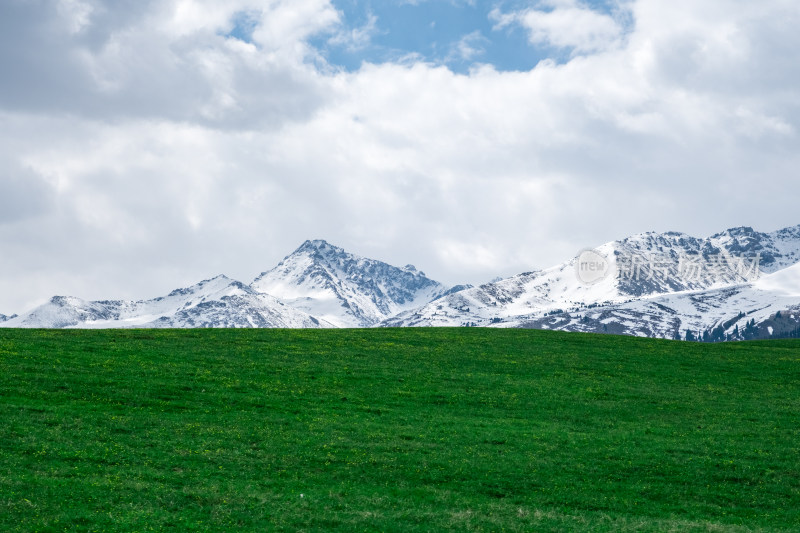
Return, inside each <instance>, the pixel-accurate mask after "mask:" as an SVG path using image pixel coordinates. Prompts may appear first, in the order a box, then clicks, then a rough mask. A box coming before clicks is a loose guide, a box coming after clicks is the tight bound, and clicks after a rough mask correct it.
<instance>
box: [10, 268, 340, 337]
mask: <svg viewBox="0 0 800 533" xmlns="http://www.w3.org/2000/svg"><path fill="white" fill-rule="evenodd" d="M2 325H3V326H4V327H27V328H70V327H80V328H126V327H138V328H152V327H176V328H195V327H197V328H200V327H263V328H269V327H272V328H318V327H331V324H328V323H326V322H324V321H322V320H318V319H317V318H315V317H312V316H309V315H308V314H306V313H303V312H302V311H298V310H296V309H293V308H291V307H289V306H287V305H285V304H283V303H282V302H280V301H278V300H277V299H276V298H274V297H272V296H269V295H266V294H261V293H259V292H257V291H255V290H253V289H252V288H250V287H249V286H247V285H245V284H243V283H241V282H239V281H235V280H232V279H230V278H228V277H226V276H217V277H215V278H212V279H209V280H205V281H202V282H200V283H198V284H196V285H193V286H191V287H187V288H184V289H177V290H174V291H172V292H171V293H169V294H168V295H167V296H163V297H159V298H154V299H152V300H141V301H122V300H113V301H96V302H87V301H84V300H81V299H80V298H73V297H66V296H55V297H53V298H52V299H51V300H50V301H49V302H47V303H46V304H44V305H42V306H40V307H38V308H36V309H34V310H33V311H31V312H29V313H26V314H24V315H22V316H19V317H16V318H13V319H11V320H8V321H6V322H4V323H3V324H2Z"/></svg>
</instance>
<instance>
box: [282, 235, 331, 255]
mask: <svg viewBox="0 0 800 533" xmlns="http://www.w3.org/2000/svg"><path fill="white" fill-rule="evenodd" d="M307 252H336V253H342V252H344V250H343V249H342V248H339V247H338V246H334V245H332V244H331V243H329V242H328V241H326V240H324V239H312V240H307V241H305V242H304V243H303V244H301V245H300V246H299V247H298V248H297V250H295V251H294V252H292V254H291V255H294V254H299V253H307Z"/></svg>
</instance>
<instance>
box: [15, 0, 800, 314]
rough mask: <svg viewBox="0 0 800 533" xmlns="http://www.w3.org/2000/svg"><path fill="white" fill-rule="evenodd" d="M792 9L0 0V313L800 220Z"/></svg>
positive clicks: (536, 263) (712, 0)
mask: <svg viewBox="0 0 800 533" xmlns="http://www.w3.org/2000/svg"><path fill="white" fill-rule="evenodd" d="M798 27H800V3H798V2H797V0H761V1H759V2H753V1H752V0H703V1H697V0H604V1H599V0H598V1H591V2H590V1H586V0H541V1H537V0H530V1H526V0H508V1H504V0H497V1H494V0H488V1H480V0H472V1H470V0H374V1H370V0H113V1H111V0H2V2H0V73H1V77H0V313H4V314H11V313H14V312H17V313H18V312H22V311H25V310H27V309H29V308H30V307H32V306H34V305H36V304H39V303H42V302H43V301H45V300H46V299H47V298H48V297H50V296H52V295H54V294H68V295H74V296H79V297H82V298H87V299H96V298H148V297H154V296H158V295H161V294H164V293H166V292H168V291H169V290H171V289H174V288H176V287H180V286H186V285H190V284H192V283H194V282H197V281H199V280H201V279H205V278H208V277H211V276H213V275H216V274H219V273H225V274H227V275H229V276H231V277H234V278H237V279H240V280H242V281H250V280H252V278H254V277H255V276H256V275H257V274H258V273H260V272H262V271H263V270H266V269H269V268H271V267H272V266H274V265H275V264H276V263H277V262H278V261H279V260H280V259H281V258H282V257H283V256H285V255H286V254H288V253H290V252H291V251H292V250H294V249H295V248H296V247H297V246H298V245H300V244H301V243H302V241H304V240H305V239H309V238H323V239H327V240H328V241H330V242H332V243H334V244H337V245H339V246H342V247H344V248H345V249H347V250H349V251H352V252H355V253H358V254H361V255H365V256H369V257H374V258H377V259H382V260H385V261H388V262H391V263H394V264H400V265H403V264H406V263H414V264H416V265H417V266H418V267H419V268H421V269H423V270H425V271H426V273H427V274H428V275H429V276H431V277H433V278H435V279H439V280H441V281H443V282H447V283H459V282H471V283H480V282H483V281H487V280H488V279H490V278H493V277H495V276H497V275H511V274H515V273H518V272H522V271H527V270H532V269H534V268H539V267H546V266H549V265H551V264H554V263H558V262H561V261H562V260H564V259H567V258H569V257H571V256H574V254H575V253H576V252H577V251H578V250H579V249H581V248H583V247H586V246H592V245H597V244H600V243H603V242H606V241H609V240H613V239H616V238H620V237H624V236H627V235H629V234H632V233H637V232H641V231H649V230H654V231H666V230H677V231H684V232H687V233H691V234H694V235H697V236H707V235H710V234H712V233H715V232H717V231H720V230H723V229H725V228H728V227H732V226H740V225H748V226H753V227H755V228H756V229H759V230H762V231H771V230H775V229H778V228H781V227H785V226H790V225H796V224H798V223H800V213H798V200H800V192H798V191H800V187H798V185H799V183H798V182H799V181H800V180H798V172H799V170H798V169H800V143H799V142H798V128H800V89H798V88H799V87H800V61H798V60H797V57H798V50H800V32H798V31H797V28H798Z"/></svg>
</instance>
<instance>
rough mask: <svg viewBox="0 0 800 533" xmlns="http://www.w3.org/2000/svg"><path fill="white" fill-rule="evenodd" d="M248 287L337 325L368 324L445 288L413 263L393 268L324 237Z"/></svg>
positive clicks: (435, 295) (420, 302)
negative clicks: (329, 242)
mask: <svg viewBox="0 0 800 533" xmlns="http://www.w3.org/2000/svg"><path fill="white" fill-rule="evenodd" d="M251 286H252V287H253V288H254V289H255V290H257V291H259V292H262V293H266V294H270V295H272V296H275V297H277V298H279V299H281V300H282V301H284V302H286V303H287V304H288V305H290V306H292V307H295V308H296V309H299V310H301V311H304V312H306V313H308V314H311V315H313V316H316V317H318V318H320V319H324V320H326V321H328V322H330V323H332V324H334V325H336V326H338V327H366V326H371V325H374V324H376V323H378V322H380V321H381V320H384V319H386V318H387V317H390V316H393V315H395V314H397V313H398V312H401V311H403V310H406V309H411V308H415V307H419V306H420V305H424V304H426V303H428V302H430V301H431V300H434V299H435V298H439V297H441V296H443V295H445V294H447V293H448V291H449V289H448V288H447V287H445V286H444V285H442V284H441V283H438V282H436V281H433V280H432V279H430V278H428V277H427V276H425V274H424V273H423V272H420V271H418V270H417V269H416V268H414V267H413V266H412V265H407V266H405V267H403V268H398V267H394V266H391V265H388V264H386V263H383V262H381V261H376V260H374V259H366V258H363V257H359V256H357V255H353V254H349V253H347V252H345V251H344V250H343V249H341V248H339V247H336V246H333V245H331V244H328V243H327V242H325V241H322V240H315V241H306V242H305V243H303V244H302V245H301V246H300V247H299V248H298V249H297V250H295V251H294V252H293V253H292V254H290V255H289V256H287V257H286V258H284V259H283V260H282V261H281V262H280V263H279V264H278V265H277V266H276V267H275V268H273V269H272V270H270V271H268V272H264V273H262V274H261V275H260V276H258V277H257V278H256V279H255V281H254V282H253V283H252V285H251Z"/></svg>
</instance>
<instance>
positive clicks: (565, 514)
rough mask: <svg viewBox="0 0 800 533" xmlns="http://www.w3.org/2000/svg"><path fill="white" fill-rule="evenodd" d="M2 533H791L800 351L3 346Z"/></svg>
mask: <svg viewBox="0 0 800 533" xmlns="http://www.w3.org/2000/svg"><path fill="white" fill-rule="evenodd" d="M0 421H2V424H0V530H2V531H62V530H70V531H73V530H92V531H112V530H113V531H123V530H131V531H134V530H136V531H150V530H153V531H163V530H176V531H183V530H219V531H231V530H237V529H242V530H261V531H263V530H286V531H436V530H458V531H470V530H472V531H530V530H536V531H564V530H592V531H597V530H601V531H602V530H614V531H617V530H629V531H686V530H695V531H760V530H766V531H773V530H795V531H796V530H798V529H799V528H800V343H799V342H796V341H775V342H758V343H738V344H716V345H709V344H695V343H675V342H665V341H655V340H648V339H632V338H622V337H611V336H596V335H580V334H562V333H549V332H540V331H530V330H486V329H422V330H420V329H402V330H349V331H348V330H344V331H342V330H339V331H310V330H306V331H276V330H250V331H233V330H183V331H96V332H87V331H84V332H79V331H13V330H0Z"/></svg>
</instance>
